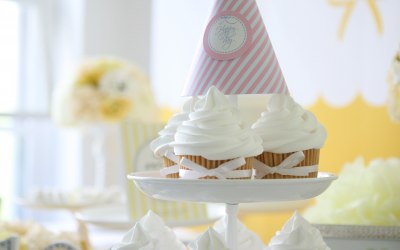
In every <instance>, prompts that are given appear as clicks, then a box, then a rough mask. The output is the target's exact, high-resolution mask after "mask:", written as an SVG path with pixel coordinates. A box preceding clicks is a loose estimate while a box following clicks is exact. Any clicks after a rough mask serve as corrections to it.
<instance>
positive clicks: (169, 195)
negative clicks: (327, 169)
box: [128, 172, 337, 204]
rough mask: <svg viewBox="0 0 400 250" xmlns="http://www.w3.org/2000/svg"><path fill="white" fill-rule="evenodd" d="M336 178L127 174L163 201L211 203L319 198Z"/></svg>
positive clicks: (319, 176)
mask: <svg viewBox="0 0 400 250" xmlns="http://www.w3.org/2000/svg"><path fill="white" fill-rule="evenodd" d="M336 178H337V176H336V175H334V174H331V173H324V172H321V173H318V177H317V178H303V179H268V180H265V179H264V180H184V179H168V178H164V177H161V176H160V174H159V173H158V172H136V173H132V174H130V175H128V179H130V180H133V181H134V182H135V184H136V186H137V187H138V188H139V189H141V190H142V191H143V192H144V193H146V194H147V195H149V196H151V197H153V198H155V199H160V200H172V201H193V202H211V203H230V204H238V203H249V202H263V201H295V200H305V199H310V198H313V197H315V196H318V195H319V194H321V193H322V192H324V191H325V190H326V189H327V188H328V187H329V185H330V184H331V182H332V181H333V180H335V179H336Z"/></svg>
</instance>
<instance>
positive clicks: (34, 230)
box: [0, 221, 90, 250]
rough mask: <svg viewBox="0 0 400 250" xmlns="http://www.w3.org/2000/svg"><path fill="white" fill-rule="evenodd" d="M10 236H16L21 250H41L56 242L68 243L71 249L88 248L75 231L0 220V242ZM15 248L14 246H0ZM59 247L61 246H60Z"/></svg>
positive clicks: (27, 222)
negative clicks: (56, 229)
mask: <svg viewBox="0 0 400 250" xmlns="http://www.w3.org/2000/svg"><path fill="white" fill-rule="evenodd" d="M10 237H16V238H17V241H18V242H19V244H17V245H18V246H19V247H18V248H17V249H21V250H43V249H53V248H49V246H50V245H53V244H54V243H56V242H63V243H64V244H65V243H66V244H68V245H69V246H73V248H72V247H71V249H82V250H87V249H90V246H89V242H88V241H87V240H86V239H83V238H82V237H81V236H80V235H79V234H78V233H76V232H57V233H55V232H53V231H50V230H48V229H47V228H45V227H44V226H42V225H40V224H38V223H35V222H31V221H26V222H8V221H0V242H2V241H7V240H9V239H10ZM1 249H15V248H7V247H6V248H1ZM60 249H61V248H60ZM62 249H64V248H62Z"/></svg>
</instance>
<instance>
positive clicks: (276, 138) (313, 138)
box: [251, 94, 326, 153]
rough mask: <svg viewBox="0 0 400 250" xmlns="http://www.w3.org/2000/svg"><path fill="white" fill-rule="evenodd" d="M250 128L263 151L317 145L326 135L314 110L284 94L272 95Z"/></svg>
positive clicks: (273, 151)
mask: <svg viewBox="0 0 400 250" xmlns="http://www.w3.org/2000/svg"><path fill="white" fill-rule="evenodd" d="M251 128H252V129H253V131H255V132H256V133H257V134H258V135H260V137H261V138H262V140H263V147H264V151H267V152H272V153H290V152H295V151H300V150H307V149H320V148H322V146H323V145H324V142H325V139H326V130H325V128H324V127H323V126H322V125H321V124H320V123H319V122H318V121H317V119H316V117H315V116H314V114H313V113H311V112H310V111H307V110H304V109H303V108H302V107H301V106H300V105H299V104H297V103H296V102H295V101H294V100H293V99H292V97H290V96H288V95H278V94H276V95H272V96H271V97H270V99H269V102H268V104H267V111H265V112H262V113H261V117H260V118H259V119H258V120H257V121H256V122H255V123H254V124H253V125H252V126H251Z"/></svg>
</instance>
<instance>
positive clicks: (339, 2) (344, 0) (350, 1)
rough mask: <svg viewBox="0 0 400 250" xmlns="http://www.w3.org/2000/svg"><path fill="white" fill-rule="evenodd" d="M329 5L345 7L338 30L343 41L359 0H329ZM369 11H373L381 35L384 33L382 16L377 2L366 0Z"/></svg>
mask: <svg viewBox="0 0 400 250" xmlns="http://www.w3.org/2000/svg"><path fill="white" fill-rule="evenodd" d="M328 1H329V3H330V4H331V5H332V6H334V7H344V8H345V10H344V13H343V16H342V20H341V21H340V25H339V30H338V37H339V39H343V37H344V32H345V30H346V28H347V25H348V23H349V20H350V17H351V14H352V13H353V10H354V8H355V6H356V4H357V2H358V1H359V0H328ZM366 1H367V4H368V7H369V9H370V10H371V13H372V17H373V18H374V21H375V25H376V29H377V30H378V33H379V34H382V33H383V24H382V18H381V14H380V12H379V9H378V6H377V4H376V0H366Z"/></svg>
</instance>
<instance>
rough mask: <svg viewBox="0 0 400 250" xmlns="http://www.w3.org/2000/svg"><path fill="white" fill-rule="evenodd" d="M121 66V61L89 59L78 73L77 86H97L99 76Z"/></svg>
mask: <svg viewBox="0 0 400 250" xmlns="http://www.w3.org/2000/svg"><path fill="white" fill-rule="evenodd" d="M122 66H123V63H122V62H121V61H118V60H112V59H104V60H100V61H94V62H93V61H91V62H88V63H86V64H85V65H83V67H82V69H81V70H80V72H79V74H78V79H77V80H76V83H77V85H78V86H82V85H90V86H93V87H97V86H98V85H99V82H100V78H101V77H102V76H103V75H104V74H105V73H106V72H108V71H110V70H113V69H117V68H120V67H122Z"/></svg>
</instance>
